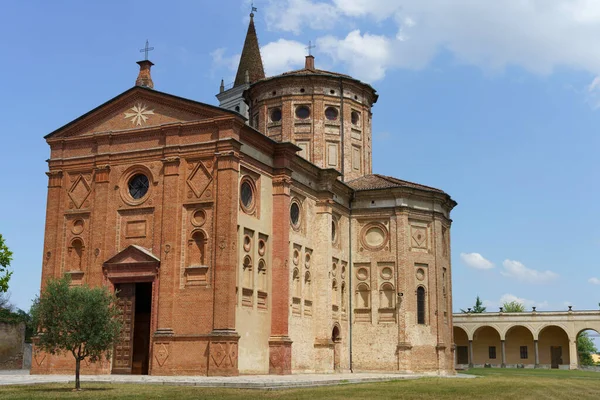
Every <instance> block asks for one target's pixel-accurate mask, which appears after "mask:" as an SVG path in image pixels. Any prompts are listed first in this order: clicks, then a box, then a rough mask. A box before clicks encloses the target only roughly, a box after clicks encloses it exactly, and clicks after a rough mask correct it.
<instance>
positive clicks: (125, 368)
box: [112, 283, 135, 374]
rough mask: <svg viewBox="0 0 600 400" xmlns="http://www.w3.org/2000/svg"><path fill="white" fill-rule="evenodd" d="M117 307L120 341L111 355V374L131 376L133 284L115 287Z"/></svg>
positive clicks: (133, 311)
mask: <svg viewBox="0 0 600 400" xmlns="http://www.w3.org/2000/svg"><path fill="white" fill-rule="evenodd" d="M115 289H116V290H117V298H118V302H117V304H118V306H119V308H120V309H121V316H122V318H123V332H121V340H120V341H119V342H118V343H117V344H116V345H115V351H114V353H113V366H112V373H113V374H131V366H132V361H133V360H132V359H133V327H134V326H135V324H134V323H135V283H121V284H118V285H116V287H115Z"/></svg>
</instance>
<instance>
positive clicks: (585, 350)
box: [576, 328, 600, 368]
mask: <svg viewBox="0 0 600 400" xmlns="http://www.w3.org/2000/svg"><path fill="white" fill-rule="evenodd" d="M576 338H577V339H576V342H577V365H578V367H579V368H581V367H586V366H588V367H589V366H594V365H596V364H595V362H596V360H595V359H594V357H593V355H596V356H597V353H598V350H600V333H599V332H598V331H597V330H595V329H591V328H587V329H582V330H580V331H579V332H578V333H577V336H576ZM597 358H598V359H600V357H597Z"/></svg>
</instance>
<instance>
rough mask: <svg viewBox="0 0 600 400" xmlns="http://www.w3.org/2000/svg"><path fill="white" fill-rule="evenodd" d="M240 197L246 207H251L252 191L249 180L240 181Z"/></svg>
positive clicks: (252, 200)
mask: <svg viewBox="0 0 600 400" xmlns="http://www.w3.org/2000/svg"><path fill="white" fill-rule="evenodd" d="M240 199H241V200H242V205H243V206H244V207H245V208H246V209H251V208H252V204H253V202H254V191H253V190H252V186H251V185H250V182H248V181H244V182H242V187H241V188H240Z"/></svg>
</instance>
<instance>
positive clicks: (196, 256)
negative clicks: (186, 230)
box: [188, 231, 206, 266]
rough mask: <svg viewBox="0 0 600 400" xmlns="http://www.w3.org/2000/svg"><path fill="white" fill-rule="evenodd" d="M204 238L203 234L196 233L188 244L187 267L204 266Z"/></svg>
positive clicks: (200, 232)
mask: <svg viewBox="0 0 600 400" xmlns="http://www.w3.org/2000/svg"><path fill="white" fill-rule="evenodd" d="M205 246H206V237H205V236H204V232H202V231H196V232H194V234H193V235H192V238H191V240H190V241H189V242H188V248H189V256H188V265H190V266H192V265H205V261H206V260H205V251H204V250H205Z"/></svg>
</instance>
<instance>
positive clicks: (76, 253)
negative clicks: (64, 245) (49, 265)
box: [67, 239, 83, 271]
mask: <svg viewBox="0 0 600 400" xmlns="http://www.w3.org/2000/svg"><path fill="white" fill-rule="evenodd" d="M82 261H83V242H82V241H81V239H75V240H73V242H71V247H70V248H69V265H68V266H67V267H68V268H69V269H70V270H72V271H81V266H82Z"/></svg>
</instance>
